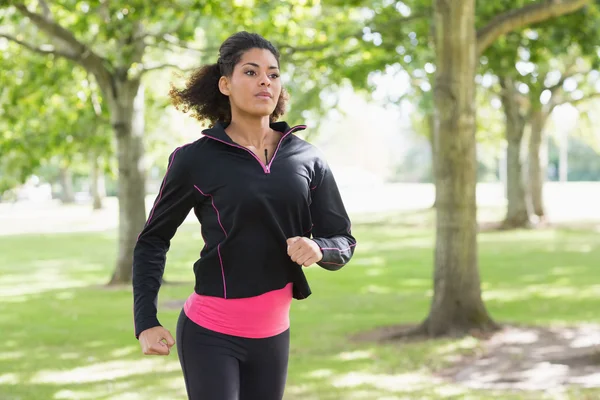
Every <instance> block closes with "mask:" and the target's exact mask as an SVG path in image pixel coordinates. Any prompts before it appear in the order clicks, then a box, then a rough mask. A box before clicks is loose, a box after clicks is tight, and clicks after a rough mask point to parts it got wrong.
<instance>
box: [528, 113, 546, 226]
mask: <svg viewBox="0 0 600 400" xmlns="http://www.w3.org/2000/svg"><path fill="white" fill-rule="evenodd" d="M547 117H548V116H547V115H546V113H545V112H544V111H542V110H534V111H533V112H532V114H531V136H530V138H529V155H528V157H529V164H528V167H529V171H528V172H529V196H530V198H531V208H532V210H533V213H534V214H535V215H537V216H538V218H539V219H540V220H544V219H545V217H546V212H545V210H544V195H543V191H544V182H545V180H546V169H547V167H548V154H547V148H545V147H542V141H543V137H544V136H543V134H544V125H545V123H546V120H547Z"/></svg>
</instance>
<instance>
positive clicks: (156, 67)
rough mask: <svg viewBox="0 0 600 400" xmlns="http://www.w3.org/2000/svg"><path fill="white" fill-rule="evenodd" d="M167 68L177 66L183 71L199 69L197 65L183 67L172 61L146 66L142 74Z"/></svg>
mask: <svg viewBox="0 0 600 400" xmlns="http://www.w3.org/2000/svg"><path fill="white" fill-rule="evenodd" d="M165 68H175V69H177V70H179V71H181V72H190V71H194V70H195V69H197V67H190V68H181V67H180V66H179V65H175V64H170V63H164V64H154V65H151V66H144V68H143V69H142V72H141V73H140V75H141V74H145V73H146V72H150V71H157V70H160V69H165Z"/></svg>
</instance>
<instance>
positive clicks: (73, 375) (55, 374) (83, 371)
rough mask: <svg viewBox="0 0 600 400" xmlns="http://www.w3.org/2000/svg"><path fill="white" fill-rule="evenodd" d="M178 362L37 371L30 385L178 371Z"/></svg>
mask: <svg viewBox="0 0 600 400" xmlns="http://www.w3.org/2000/svg"><path fill="white" fill-rule="evenodd" d="M180 368H181V367H180V366H179V362H178V361H167V360H165V359H164V358H162V357H155V358H149V357H146V358H143V359H138V360H117V361H109V362H103V363H96V364H92V365H89V366H85V367H77V368H74V369H72V370H69V371H64V370H61V371H39V372H37V373H36V374H35V375H34V376H33V377H32V378H31V380H30V382H31V383H50V384H55V385H60V384H67V383H89V382H100V381H107V380H113V379H117V378H124V377H129V376H132V375H143V374H148V373H162V372H172V371H179V370H180Z"/></svg>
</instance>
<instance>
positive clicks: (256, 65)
mask: <svg viewBox="0 0 600 400" xmlns="http://www.w3.org/2000/svg"><path fill="white" fill-rule="evenodd" d="M244 65H252V66H253V67H256V68H259V67H260V66H259V65H258V64H256V63H253V62H249V63H246V64H244ZM244 65H242V67H243V66H244ZM269 69H279V67H278V66H276V65H271V66H270V67H269Z"/></svg>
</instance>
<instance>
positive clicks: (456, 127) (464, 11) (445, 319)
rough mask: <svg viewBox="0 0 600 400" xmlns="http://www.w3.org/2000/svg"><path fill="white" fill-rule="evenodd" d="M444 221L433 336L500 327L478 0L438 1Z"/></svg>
mask: <svg viewBox="0 0 600 400" xmlns="http://www.w3.org/2000/svg"><path fill="white" fill-rule="evenodd" d="M434 25H435V45H436V66H437V68H436V72H435V74H436V75H435V92H434V94H435V96H434V97H435V129H434V140H435V147H436V152H435V156H436V163H435V164H436V173H435V175H436V186H437V187H436V192H437V221H436V248H435V272H434V294H433V300H432V303H431V309H430V312H429V316H428V317H427V318H426V320H425V321H424V322H423V324H422V326H421V329H422V330H423V331H424V332H425V333H426V334H428V335H429V336H440V335H462V334H466V333H469V332H471V331H472V330H489V329H493V328H495V324H494V322H493V321H492V320H491V318H490V317H489V315H488V313H487V310H486V309H485V306H484V304H483V301H482V299H481V288H480V280H479V268H478V264H477V240H476V233H477V218H476V217H477V209H476V202H475V187H476V165H477V162H476V155H475V67H476V62H477V59H476V55H475V51H476V43H475V1H474V0H453V1H448V0H435V2H434Z"/></svg>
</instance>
